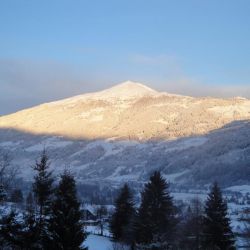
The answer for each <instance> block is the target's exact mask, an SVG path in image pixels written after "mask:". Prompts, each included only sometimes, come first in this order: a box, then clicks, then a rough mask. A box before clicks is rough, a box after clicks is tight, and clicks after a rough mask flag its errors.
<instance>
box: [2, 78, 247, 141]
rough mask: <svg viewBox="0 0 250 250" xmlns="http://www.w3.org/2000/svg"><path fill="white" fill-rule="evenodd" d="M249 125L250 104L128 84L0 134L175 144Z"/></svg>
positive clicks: (57, 105)
mask: <svg viewBox="0 0 250 250" xmlns="http://www.w3.org/2000/svg"><path fill="white" fill-rule="evenodd" d="M244 119H250V100H247V99H239V98H233V99H218V98H209V97H207V98H205V97H203V98H194V97H189V96H181V95H174V94H169V93H165V92H158V91H156V90H153V89H151V88H149V87H147V86H145V85H142V84H141V83H136V82H132V81H127V82H124V83H122V84H119V85H116V86H114V87H111V88H109V89H106V90H103V91H100V92H94V93H87V94H83V95H78V96H75V97H71V98H67V99H63V100H59V101H56V102H51V103H45V104H41V105H39V106H35V107H32V108H29V109H25V110H21V111H19V112H17V113H14V114H10V115H6V116H2V117H0V128H13V129H18V130H21V131H27V132H31V133H34V134H51V135H58V136H65V137H70V138H79V139H97V138H104V139H105V138H111V137H112V138H113V137H116V138H121V139H136V140H151V139H158V138H162V139H170V138H175V137H182V136H191V135H202V134H204V133H207V132H209V131H211V130H213V129H216V128H219V127H222V126H224V125H225V124H227V123H230V122H232V121H235V120H244Z"/></svg>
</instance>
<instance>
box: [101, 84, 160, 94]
mask: <svg viewBox="0 0 250 250" xmlns="http://www.w3.org/2000/svg"><path fill="white" fill-rule="evenodd" d="M99 93H105V94H108V95H109V94H112V95H114V96H117V97H126V96H127V97H130V96H144V95H154V94H157V93H158V92H157V91H155V90H153V89H151V88H149V87H148V86H146V85H144V84H142V83H139V82H134V81H125V82H122V83H120V84H117V85H115V86H113V87H111V88H109V89H106V90H104V91H101V92H99Z"/></svg>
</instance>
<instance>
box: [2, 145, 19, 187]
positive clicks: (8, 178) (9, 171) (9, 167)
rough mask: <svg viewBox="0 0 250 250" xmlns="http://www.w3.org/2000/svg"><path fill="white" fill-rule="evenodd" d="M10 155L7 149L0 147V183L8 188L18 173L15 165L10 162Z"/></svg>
mask: <svg viewBox="0 0 250 250" xmlns="http://www.w3.org/2000/svg"><path fill="white" fill-rule="evenodd" d="M11 161H12V157H11V154H10V152H9V151H5V150H3V149H1V148H0V184H1V185H2V186H3V187H4V188H5V190H9V188H10V187H11V185H12V184H13V182H14V181H15V178H16V176H17V174H18V168H17V166H14V165H13V164H11Z"/></svg>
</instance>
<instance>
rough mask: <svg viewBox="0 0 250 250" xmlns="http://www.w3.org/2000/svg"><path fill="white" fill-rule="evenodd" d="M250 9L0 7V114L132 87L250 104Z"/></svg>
mask: <svg viewBox="0 0 250 250" xmlns="http://www.w3.org/2000/svg"><path fill="white" fill-rule="evenodd" d="M249 13H250V1H249V0H189V1H186V0H143V1H142V0H105V1H103V0H99V1H97V0H78V1H77V0H68V1H66V0H43V1H39V0H22V1H20V0H0V115H4V114H8V113H11V112H15V111H17V110H20V109H23V108H26V107H30V106H34V105H37V104H39V103H43V102H49V101H52V100H57V99H61V98H65V97H70V96H73V95H77V94H82V93H85V92H92V91H98V90H102V89H105V88H107V87H111V86H112V85H115V84H118V83H120V82H123V81H126V80H134V81H137V82H141V83H144V84H146V85H148V86H149V87H151V88H154V89H156V90H159V91H166V92H172V93H177V94H184V95H192V96H216V97H232V96H243V97H246V98H250V28H249V27H250V15H249Z"/></svg>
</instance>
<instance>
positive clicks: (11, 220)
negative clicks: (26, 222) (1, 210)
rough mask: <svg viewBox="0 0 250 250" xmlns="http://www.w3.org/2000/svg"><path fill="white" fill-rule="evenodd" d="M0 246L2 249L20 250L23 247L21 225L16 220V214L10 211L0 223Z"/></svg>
mask: <svg viewBox="0 0 250 250" xmlns="http://www.w3.org/2000/svg"><path fill="white" fill-rule="evenodd" d="M0 225H1V226H0V244H1V246H2V247H3V249H20V248H22V246H23V240H24V239H23V238H22V230H23V227H22V224H21V223H20V222H18V220H17V213H16V212H14V211H11V212H10V213H9V214H8V215H6V216H4V217H3V218H2V219H1V221H0Z"/></svg>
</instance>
